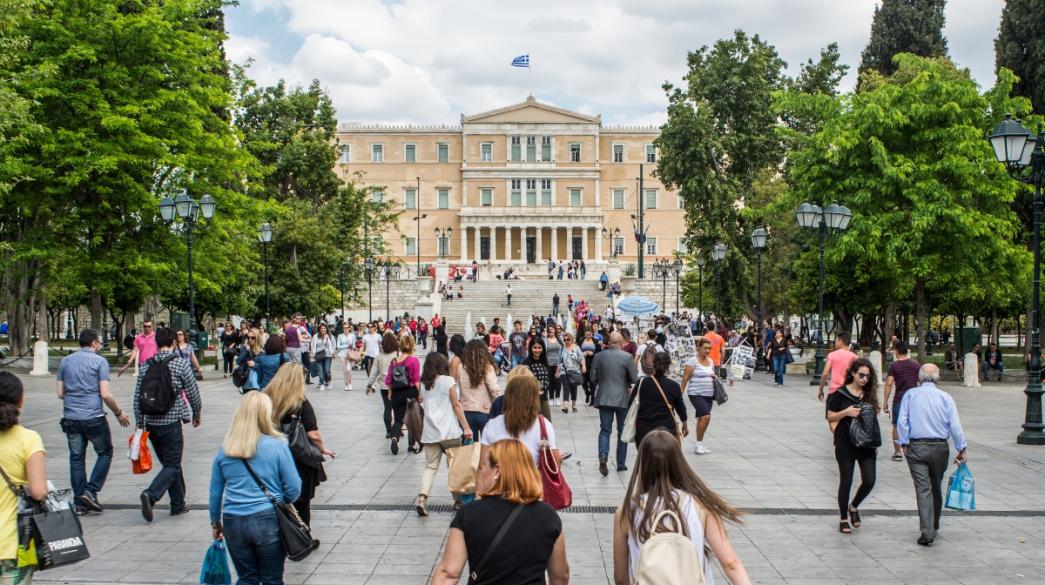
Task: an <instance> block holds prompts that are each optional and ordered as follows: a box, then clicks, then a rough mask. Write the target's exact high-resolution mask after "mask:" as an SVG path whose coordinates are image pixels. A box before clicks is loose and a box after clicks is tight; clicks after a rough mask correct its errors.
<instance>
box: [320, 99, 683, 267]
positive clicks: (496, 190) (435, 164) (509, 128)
mask: <svg viewBox="0 0 1045 585" xmlns="http://www.w3.org/2000/svg"><path fill="white" fill-rule="evenodd" d="M658 133H659V131H658V129H657V128H656V127H604V126H603V125H602V121H601V117H599V116H595V117H592V116H587V115H584V114H579V113H576V112H571V111H568V110H564V109H561V108H556V107H554V106H550V105H547V104H543V103H541V102H538V101H536V100H535V99H534V98H533V97H532V96H531V97H529V98H527V99H526V101H524V102H522V103H519V104H515V105H512V106H508V107H505V108H501V109H498V110H493V111H489V112H484V113H481V114H475V115H471V116H461V124H460V126H432V127H427V126H400V127H397V126H369V125H355V124H342V125H341V126H340V127H339V131H338V140H339V142H340V152H339V164H338V168H339V172H340V174H341V175H342V177H344V178H349V177H351V176H352V175H356V176H357V179H356V180H357V182H359V183H360V184H362V185H363V186H365V187H366V188H367V189H369V190H370V194H371V197H372V200H374V201H389V202H391V203H392V205H393V208H394V209H398V210H400V211H401V213H400V215H399V218H398V220H397V225H396V226H395V228H394V229H392V230H390V231H389V232H388V233H385V234H382V235H381V236H380V237H381V244H380V247H382V248H383V250H380V252H383V255H384V256H385V257H388V258H391V259H394V260H401V261H403V262H404V263H405V264H406V265H407V266H411V265H412V264H413V263H414V262H415V261H416V260H417V258H418V256H420V261H421V262H422V263H429V262H433V261H435V260H439V259H446V260H449V261H451V262H467V263H471V261H472V260H476V261H478V262H480V263H482V264H483V265H484V266H491V267H494V268H496V269H500V268H501V267H502V266H508V265H512V266H515V267H516V268H517V269H518V270H520V271H522V272H537V271H540V270H542V269H543V266H544V264H546V262H547V260H548V259H552V260H556V261H558V260H571V259H583V260H585V262H586V263H587V264H588V265H590V266H591V267H590V268H589V272H591V270H592V268H597V267H598V266H599V265H604V264H605V263H606V262H607V261H608V260H609V259H610V258H613V257H616V258H617V260H618V261H619V262H621V263H624V264H626V263H634V262H636V260H637V258H638V246H639V243H638V241H637V239H636V237H635V234H636V230H637V226H638V222H637V216H638V215H639V206H640V205H641V206H642V215H643V223H644V227H645V228H646V241H645V259H646V261H647V262H653V261H655V260H656V259H658V258H671V257H672V255H673V254H674V252H675V251H685V242H684V234H685V217H684V215H685V213H684V211H683V205H682V201H681V199H680V198H679V197H678V196H677V194H676V193H675V192H672V191H668V190H667V189H665V188H664V186H663V185H661V183H660V182H659V181H658V180H657V179H656V178H654V177H653V171H655V170H656V166H657V156H658V153H657V151H656V149H655V148H654V146H653V141H654V139H656V137H657V136H658ZM640 174H641V175H643V178H642V181H641V187H640V180H639V177H640ZM375 247H377V246H375ZM368 252H369V253H371V254H372V253H373V252H372V251H368Z"/></svg>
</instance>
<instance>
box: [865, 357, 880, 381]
mask: <svg viewBox="0 0 1045 585" xmlns="http://www.w3.org/2000/svg"><path fill="white" fill-rule="evenodd" d="M867 360H868V361H869V362H871V365H872V366H874V371H875V374H876V375H877V376H878V383H879V384H882V352H880V351H878V350H877V349H875V350H871V352H870V353H868V354H867Z"/></svg>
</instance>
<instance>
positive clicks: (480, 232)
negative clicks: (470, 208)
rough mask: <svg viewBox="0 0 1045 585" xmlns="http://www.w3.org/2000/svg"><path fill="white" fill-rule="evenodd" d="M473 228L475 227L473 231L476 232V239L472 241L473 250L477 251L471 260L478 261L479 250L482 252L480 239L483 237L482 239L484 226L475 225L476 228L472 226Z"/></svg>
mask: <svg viewBox="0 0 1045 585" xmlns="http://www.w3.org/2000/svg"><path fill="white" fill-rule="evenodd" d="M472 229H473V231H474V232H475V241H474V242H472V250H473V251H474V252H475V253H474V254H472V257H471V258H470V259H469V260H476V261H478V260H479V252H480V248H479V240H481V239H482V235H483V228H481V227H479V226H475V227H474V228H472Z"/></svg>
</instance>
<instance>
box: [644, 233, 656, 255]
mask: <svg viewBox="0 0 1045 585" xmlns="http://www.w3.org/2000/svg"><path fill="white" fill-rule="evenodd" d="M646 253H647V254H649V255H650V256H656V255H657V238H651V237H649V236H646Z"/></svg>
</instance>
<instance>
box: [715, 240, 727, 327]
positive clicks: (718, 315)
mask: <svg viewBox="0 0 1045 585" xmlns="http://www.w3.org/2000/svg"><path fill="white" fill-rule="evenodd" d="M728 250H729V246H727V245H725V244H723V243H722V242H719V243H717V244H715V247H714V248H713V249H712V250H711V259H712V260H714V261H715V319H717V320H721V319H722V269H721V264H722V261H723V260H725V259H726V252H727V251H728ZM715 325H716V326H717V325H719V323H717V322H716V323H715Z"/></svg>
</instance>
